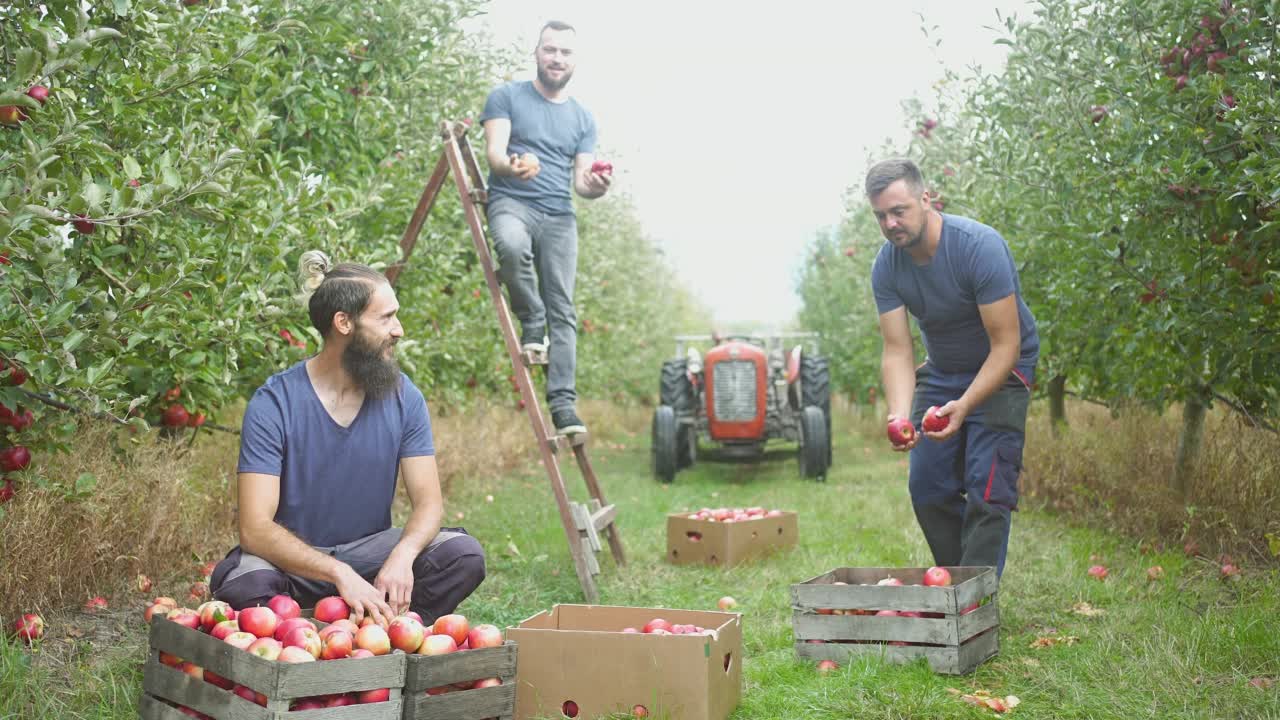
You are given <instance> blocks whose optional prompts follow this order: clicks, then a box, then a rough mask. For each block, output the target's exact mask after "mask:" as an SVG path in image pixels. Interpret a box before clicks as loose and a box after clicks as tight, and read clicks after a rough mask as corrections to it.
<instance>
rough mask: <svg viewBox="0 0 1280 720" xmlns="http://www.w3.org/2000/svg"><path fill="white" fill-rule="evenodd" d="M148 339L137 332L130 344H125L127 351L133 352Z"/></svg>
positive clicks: (131, 338)
mask: <svg viewBox="0 0 1280 720" xmlns="http://www.w3.org/2000/svg"><path fill="white" fill-rule="evenodd" d="M146 339H147V336H146V335H143V334H142V333H140V332H136V333H134V334H132V335H130V336H129V342H128V343H126V344H125V350H132V349H133V348H134V347H135V346H137V345H138V344H139V343H141V342H144V341H145V340H146Z"/></svg>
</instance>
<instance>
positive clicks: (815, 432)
mask: <svg viewBox="0 0 1280 720" xmlns="http://www.w3.org/2000/svg"><path fill="white" fill-rule="evenodd" d="M830 448H831V440H830V438H828V437H827V419H826V417H825V416H824V415H823V412H822V408H819V407H815V406H813V405H809V406H807V407H806V408H805V409H804V411H803V412H802V413H800V453H799V455H800V476H801V477H806V478H815V479H818V480H826V478H827V467H828V463H827V453H829V452H830Z"/></svg>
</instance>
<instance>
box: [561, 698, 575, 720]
mask: <svg viewBox="0 0 1280 720" xmlns="http://www.w3.org/2000/svg"><path fill="white" fill-rule="evenodd" d="M560 712H562V713H564V716H565V717H570V718H576V717H578V703H576V702H574V701H572V700H565V701H564V704H563V705H561V706H560Z"/></svg>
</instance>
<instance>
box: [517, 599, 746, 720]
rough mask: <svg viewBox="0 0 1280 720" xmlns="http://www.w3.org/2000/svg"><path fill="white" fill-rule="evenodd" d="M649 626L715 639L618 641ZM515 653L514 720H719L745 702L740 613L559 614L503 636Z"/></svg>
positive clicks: (630, 610) (544, 615)
mask: <svg viewBox="0 0 1280 720" xmlns="http://www.w3.org/2000/svg"><path fill="white" fill-rule="evenodd" d="M654 618H663V619H665V620H667V621H668V622H671V623H672V624H688V625H697V626H700V627H703V628H706V629H708V630H713V631H714V634H713V635H646V634H643V633H639V634H637V633H623V632H621V630H622V629H623V628H626V627H634V628H643V627H644V625H645V623H647V622H649V621H650V620H652V619H654ZM506 636H507V638H508V639H510V640H514V641H515V642H517V643H518V644H519V646H520V664H519V667H518V668H517V671H516V714H515V717H516V718H535V717H561V712H562V708H563V707H564V704H565V702H566V701H572V702H574V703H575V704H576V705H577V708H578V718H581V719H582V720H587V719H588V718H595V717H599V716H601V715H607V714H609V713H625V714H627V715H630V714H631V711H632V709H633V708H634V707H635V706H636V705H643V706H645V708H646V709H647V710H648V711H649V713H650V716H651V717H661V718H673V719H674V718H679V719H680V720H723V719H724V718H726V717H728V716H729V713H731V712H733V709H734V708H735V707H737V705H738V699H739V697H741V695H742V616H741V615H740V614H739V613H723V612H710V611H701V610H678V609H670V608H640V607H618V606H604V605H556V606H555V607H553V608H552V609H551V611H550V612H546V611H543V612H540V613H538V614H537V615H534V616H533V617H530V618H529V619H527V620H525V621H524V622H521V623H520V624H519V625H518V626H516V627H512V628H508V629H507V633H506Z"/></svg>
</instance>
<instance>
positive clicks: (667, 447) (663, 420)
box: [650, 405, 680, 483]
mask: <svg viewBox="0 0 1280 720" xmlns="http://www.w3.org/2000/svg"><path fill="white" fill-rule="evenodd" d="M679 429H680V428H679V426H678V425H677V423H676V412H675V410H673V409H672V408H671V406H670V405H659V406H658V409H657V410H655V411H654V413H653V438H652V444H651V447H650V452H651V453H652V455H653V474H654V475H655V476H656V477H657V478H658V479H659V480H661V481H662V482H664V483H669V482H671V481H673V480H675V479H676V469H677V467H676V463H677V462H678V461H679V458H678V457H677V450H678V442H677V440H678V438H677V436H678V433H679Z"/></svg>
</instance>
